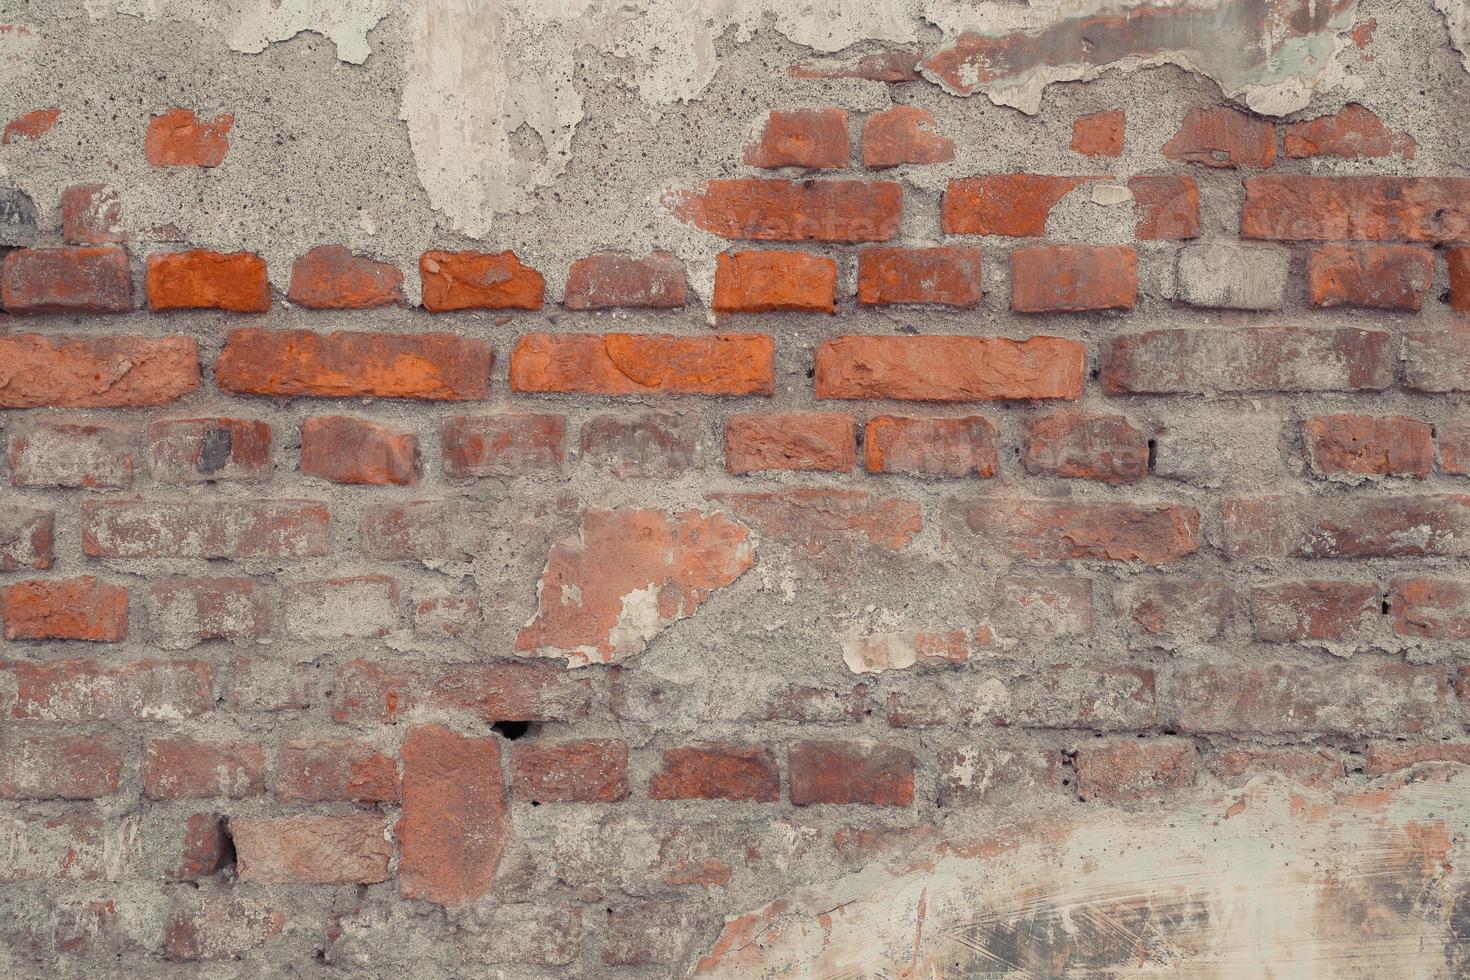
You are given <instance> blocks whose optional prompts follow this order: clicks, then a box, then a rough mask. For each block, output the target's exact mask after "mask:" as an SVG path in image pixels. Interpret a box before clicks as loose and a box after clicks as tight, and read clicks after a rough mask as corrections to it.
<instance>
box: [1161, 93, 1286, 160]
mask: <svg viewBox="0 0 1470 980" xmlns="http://www.w3.org/2000/svg"><path fill="white" fill-rule="evenodd" d="M1163 153H1164V156H1166V157H1168V158H1169V159H1170V160H1178V161H1180V162H1182V163H1197V164H1201V165H1203V166H1206V167H1229V168H1235V167H1269V166H1271V164H1272V163H1274V162H1275V161H1276V127H1275V126H1274V125H1273V124H1272V123H1270V122H1269V121H1267V120H1265V119H1259V118H1257V117H1255V116H1252V115H1248V114H1247V113H1244V112H1241V111H1240V110H1239V109H1231V108H1228V107H1219V108H1213V109H1191V110H1189V112H1188V113H1187V114H1185V116H1184V120H1183V121H1182V122H1181V123H1180V124H1179V131H1178V132H1177V133H1175V134H1174V136H1173V138H1172V139H1170V140H1169V142H1167V143H1165V144H1164V150H1163Z"/></svg>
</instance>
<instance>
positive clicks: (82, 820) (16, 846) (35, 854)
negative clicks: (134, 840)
mask: <svg viewBox="0 0 1470 980" xmlns="http://www.w3.org/2000/svg"><path fill="white" fill-rule="evenodd" d="M0 834H3V835H4V836H5V839H6V840H7V841H8V842H9V846H8V847H6V849H5V850H4V851H0V884H14V883H16V882H23V881H96V880H98V879H100V878H102V877H103V876H104V875H105V874H106V873H107V871H108V860H107V858H108V854H107V851H108V846H109V845H110V844H113V845H115V838H114V839H112V840H110V839H109V838H110V837H113V836H114V835H112V834H109V833H108V829H107V828H106V827H104V825H103V823H102V819H101V818H100V817H97V816H94V815H93V814H92V813H90V812H88V811H85V810H66V811H62V812H61V813H57V814H53V815H46V814H32V813H27V814H19V815H14V816H12V815H8V814H7V815H6V816H4V817H0Z"/></svg>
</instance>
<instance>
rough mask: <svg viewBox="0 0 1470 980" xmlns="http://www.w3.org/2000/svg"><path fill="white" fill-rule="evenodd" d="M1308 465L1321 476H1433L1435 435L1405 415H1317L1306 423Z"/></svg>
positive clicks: (1419, 422) (1425, 423) (1303, 430)
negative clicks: (1431, 471)
mask: <svg viewBox="0 0 1470 980" xmlns="http://www.w3.org/2000/svg"><path fill="white" fill-rule="evenodd" d="M1302 442H1303V443H1304V444H1305V447H1306V451H1307V462H1308V463H1310V464H1311V467H1312V470H1313V472H1315V473H1317V474H1318V475H1319V476H1326V477H1333V476H1346V477H1355V476H1413V477H1419V478H1423V477H1426V476H1428V475H1429V470H1430V468H1431V467H1433V465H1434V430H1433V428H1432V427H1431V426H1430V425H1429V423H1428V422H1421V421H1419V420H1417V419H1411V418H1405V417H1404V416H1402V415H1394V416H1388V417H1385V418H1375V417H1373V416H1371V415H1317V416H1313V417H1311V418H1308V419H1304V420H1302Z"/></svg>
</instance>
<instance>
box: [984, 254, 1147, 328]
mask: <svg viewBox="0 0 1470 980" xmlns="http://www.w3.org/2000/svg"><path fill="white" fill-rule="evenodd" d="M1137 296H1138V257H1137V255H1136V254H1135V253H1134V251H1133V249H1131V248H1129V247H1128V246H1126V245H1032V246H1029V247H1027V248H1018V249H1016V250H1015V251H1014V252H1012V253H1011V309H1013V310H1015V311H1016V312H1018V313H1077V312H1082V311H1085V310H1131V309H1133V303H1134V301H1135V300H1136V299H1137Z"/></svg>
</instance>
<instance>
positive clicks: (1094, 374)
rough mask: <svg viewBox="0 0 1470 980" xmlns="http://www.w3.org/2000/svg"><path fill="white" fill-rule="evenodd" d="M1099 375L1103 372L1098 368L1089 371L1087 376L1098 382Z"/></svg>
mask: <svg viewBox="0 0 1470 980" xmlns="http://www.w3.org/2000/svg"><path fill="white" fill-rule="evenodd" d="M1099 373H1101V372H1099V371H1098V369H1097V368H1093V369H1092V370H1091V371H1089V372H1088V373H1087V376H1088V377H1089V378H1091V379H1092V380H1093V381H1096V380H1097V376H1098V374H1099Z"/></svg>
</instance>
